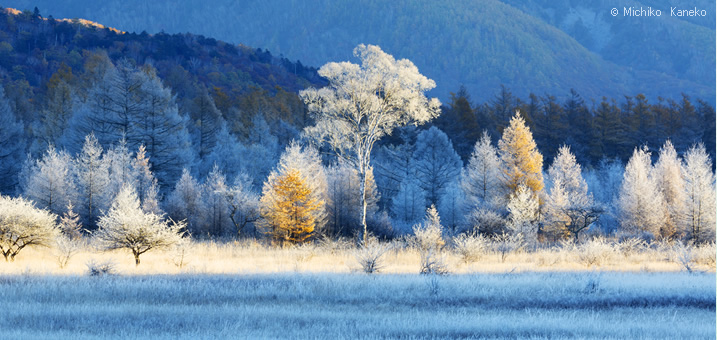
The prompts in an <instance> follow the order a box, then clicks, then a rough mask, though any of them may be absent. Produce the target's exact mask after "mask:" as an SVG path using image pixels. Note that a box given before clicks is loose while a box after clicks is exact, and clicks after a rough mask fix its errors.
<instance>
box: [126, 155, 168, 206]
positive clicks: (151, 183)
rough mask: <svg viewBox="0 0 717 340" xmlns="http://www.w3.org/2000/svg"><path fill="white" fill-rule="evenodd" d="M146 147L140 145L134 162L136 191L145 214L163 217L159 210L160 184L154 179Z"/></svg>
mask: <svg viewBox="0 0 717 340" xmlns="http://www.w3.org/2000/svg"><path fill="white" fill-rule="evenodd" d="M145 150H146V149H145V147H144V145H140V146H139V148H138V150H137V154H136V155H135V157H134V160H133V161H132V170H133V171H134V173H135V174H136V176H137V177H136V180H135V181H134V183H135V190H136V192H137V195H138V196H139V202H140V204H141V205H142V209H143V210H144V211H145V212H152V213H155V214H158V215H161V214H162V212H161V210H160V209H159V198H158V197H157V196H158V195H159V184H158V182H157V179H156V178H155V177H154V174H153V173H152V170H151V169H150V168H151V167H152V163H151V162H150V160H149V157H148V156H147V152H146V151H145Z"/></svg>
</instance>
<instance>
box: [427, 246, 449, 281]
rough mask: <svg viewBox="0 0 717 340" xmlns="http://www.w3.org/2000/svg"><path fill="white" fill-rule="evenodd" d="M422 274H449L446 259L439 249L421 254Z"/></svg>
mask: <svg viewBox="0 0 717 340" xmlns="http://www.w3.org/2000/svg"><path fill="white" fill-rule="evenodd" d="M420 273H421V274H425V275H431V274H438V275H444V274H448V268H447V266H446V259H445V257H444V256H443V254H441V252H440V251H439V250H438V249H435V248H432V249H428V250H426V251H425V252H423V253H421V270H420Z"/></svg>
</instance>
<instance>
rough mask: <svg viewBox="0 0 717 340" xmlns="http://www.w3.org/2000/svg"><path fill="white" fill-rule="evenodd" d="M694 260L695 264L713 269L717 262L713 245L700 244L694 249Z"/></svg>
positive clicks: (716, 254)
mask: <svg viewBox="0 0 717 340" xmlns="http://www.w3.org/2000/svg"><path fill="white" fill-rule="evenodd" d="M694 253H695V258H694V261H695V263H697V264H701V265H704V266H707V267H710V268H714V267H715V263H716V262H717V259H716V257H717V253H716V252H715V243H714V242H712V243H706V244H702V245H700V246H698V247H695V249H694Z"/></svg>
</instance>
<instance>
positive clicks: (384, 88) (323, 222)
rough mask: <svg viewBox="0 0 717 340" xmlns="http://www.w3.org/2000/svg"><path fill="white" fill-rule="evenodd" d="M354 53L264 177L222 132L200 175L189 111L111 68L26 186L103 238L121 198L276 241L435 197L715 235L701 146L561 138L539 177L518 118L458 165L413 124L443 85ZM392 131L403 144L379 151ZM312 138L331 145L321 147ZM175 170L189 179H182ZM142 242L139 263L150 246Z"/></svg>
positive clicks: (545, 236)
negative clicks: (581, 147)
mask: <svg viewBox="0 0 717 340" xmlns="http://www.w3.org/2000/svg"><path fill="white" fill-rule="evenodd" d="M355 54H356V55H357V57H359V58H360V59H361V61H362V64H361V65H356V64H352V63H329V64H327V65H325V66H324V67H322V68H321V70H320V71H319V73H320V74H321V75H322V76H323V77H325V78H326V79H328V80H329V86H327V87H325V88H322V89H308V90H306V91H303V92H302V93H301V94H300V95H301V97H302V99H303V100H304V101H305V102H306V104H307V107H308V110H309V112H310V113H311V114H312V117H313V119H314V121H315V125H314V126H312V127H309V128H307V129H306V131H305V134H304V137H305V138H304V139H303V141H302V142H293V143H291V144H290V145H289V146H288V147H287V148H286V149H285V150H284V152H283V153H282V154H281V156H280V158H279V161H278V164H277V165H275V166H272V167H271V168H273V170H272V169H271V168H270V169H269V170H268V171H266V175H261V174H260V173H257V172H256V171H254V170H255V168H257V167H262V168H263V167H265V164H266V163H267V162H271V161H272V159H271V156H270V155H269V154H266V153H265V154H264V155H265V156H266V157H264V158H268V159H256V163H252V162H251V161H244V162H241V164H240V165H237V166H235V167H229V166H228V164H233V163H227V160H228V159H231V158H233V157H237V155H239V156H244V155H245V154H247V153H249V154H250V153H252V151H251V150H252V148H251V146H250V147H248V148H247V147H243V146H242V145H239V144H237V142H236V139H235V138H233V136H231V135H228V134H226V131H219V133H218V134H217V135H216V137H217V140H216V141H215V143H216V144H215V145H214V146H213V147H212V148H211V149H208V150H207V154H206V157H209V158H211V157H212V156H213V157H215V158H216V164H217V165H215V166H214V168H213V169H211V170H208V171H206V173H207V175H206V176H202V177H199V178H196V177H194V176H193V173H194V174H196V173H197V172H196V169H195V170H194V171H192V170H189V169H186V168H185V169H184V170H183V171H181V169H180V171H176V170H175V169H176V167H177V166H176V164H172V163H171V162H173V161H176V158H175V157H174V156H173V155H174V154H177V155H180V156H182V157H184V156H186V152H183V151H181V150H182V149H181V147H182V145H186V141H187V138H186V132H181V131H183V130H182V129H181V128H180V126H181V124H178V122H179V121H175V122H177V124H174V123H172V122H173V120H171V119H170V120H167V119H164V123H162V124H159V123H157V122H155V121H154V120H153V119H155V118H161V117H164V118H167V117H175V116H176V108H174V106H173V104H171V99H167V98H171V95H169V93H168V91H167V89H166V88H163V87H162V86H161V83H160V82H159V81H158V80H157V78H156V76H155V75H153V74H152V72H151V69H148V70H145V71H141V70H138V69H136V68H132V67H130V66H121V67H119V68H117V69H113V68H112V67H110V68H108V69H106V70H105V71H106V74H105V76H103V77H102V79H109V80H107V81H100V82H98V83H96V85H95V86H94V87H93V88H92V89H91V93H92V95H91V96H89V97H87V98H86V99H85V101H84V102H82V105H80V107H81V108H86V110H80V111H79V112H78V113H76V114H75V115H73V117H79V118H77V119H76V120H74V122H72V123H68V125H67V127H66V128H65V129H64V130H63V131H64V132H63V134H62V136H61V137H60V140H70V139H73V140H77V136H79V134H80V133H82V132H83V131H89V134H86V135H83V140H82V142H79V141H78V142H75V143H70V144H69V145H70V146H72V148H74V149H77V151H73V150H72V148H69V149H70V151H69V152H68V151H65V150H64V149H63V150H59V151H58V150H57V149H55V148H54V147H52V146H50V147H49V148H48V149H47V150H46V152H45V153H44V154H43V155H42V156H41V157H39V158H38V159H36V160H29V161H28V162H26V163H25V167H24V169H23V170H22V171H21V176H20V182H21V188H22V195H23V197H25V198H26V199H28V200H31V201H33V202H35V204H36V206H37V207H39V208H43V209H46V210H45V211H46V212H47V213H50V214H53V216H60V215H66V216H74V215H73V214H74V213H75V211H74V210H76V211H77V214H78V216H77V220H78V223H81V224H82V225H83V226H84V228H86V229H88V230H91V231H94V230H97V231H96V232H93V233H94V234H95V235H103V234H107V230H108V229H107V226H112V225H114V226H118V225H120V226H121V225H127V223H129V222H127V223H124V222H123V223H124V224H123V223H114V224H108V223H109V222H107V221H108V219H111V218H114V217H113V216H115V215H113V214H116V212H117V211H120V210H122V209H126V210H127V211H133V212H135V214H134V215H132V214H126V215H127V216H135V215H136V216H139V217H137V221H155V222H156V221H162V222H161V223H159V222H157V223H149V222H148V223H145V224H142V223H139V222H137V223H135V225H149V226H152V225H155V226H156V225H163V228H165V229H166V228H169V229H171V230H174V231H175V234H178V233H179V228H180V227H181V229H183V230H184V231H187V232H189V234H191V235H193V236H194V237H199V238H205V237H214V238H216V237H236V236H237V235H250V236H254V237H259V236H260V235H269V236H270V238H271V239H272V240H274V241H276V242H278V243H285V242H290V243H299V242H304V241H306V240H309V239H311V238H315V237H318V236H321V235H325V236H328V237H336V236H348V235H361V236H362V238H363V240H364V242H365V241H366V237H367V235H368V233H374V234H377V235H380V236H385V237H393V236H398V235H404V234H408V233H411V232H412V230H413V228H412V226H413V225H415V224H416V223H417V222H418V220H419V219H420V218H421V217H422V216H423V214H424V212H425V211H426V208H427V207H429V206H431V205H436V206H437V207H438V212H439V213H440V215H441V216H442V220H443V221H444V223H445V224H446V225H447V226H449V229H450V231H451V232H453V233H461V232H468V231H478V232H481V233H484V234H488V235H521V236H522V237H524V238H525V239H526V240H528V241H530V242H531V243H533V244H537V243H538V241H543V242H549V241H557V240H559V239H563V238H572V239H574V240H576V241H577V240H579V239H580V234H581V233H584V232H586V231H588V230H595V229H596V228H595V226H596V225H601V226H602V228H600V229H601V230H603V231H611V232H616V233H619V234H624V235H630V236H639V237H644V238H658V237H661V238H683V239H687V240H691V241H694V242H701V241H706V240H709V239H711V238H713V234H714V224H715V202H714V201H715V199H714V198H715V180H714V174H713V172H712V164H711V161H710V159H709V157H708V156H707V153H706V152H705V150H704V147H702V146H701V145H696V146H694V147H693V148H691V149H690V150H689V151H688V152H687V153H686V154H685V155H682V157H678V155H677V154H676V152H675V150H674V148H673V147H672V146H671V144H670V143H666V144H665V146H664V147H663V148H662V149H661V150H660V154H659V157H658V160H657V162H656V164H655V165H654V166H653V165H652V162H651V158H650V154H649V152H648V151H647V150H646V149H645V148H636V150H635V153H634V155H633V157H632V158H631V159H630V161H629V162H628V164H627V166H626V167H625V168H624V169H623V168H622V165H621V164H619V162H610V161H606V162H603V164H601V166H600V167H599V168H598V169H596V170H593V171H589V172H585V171H583V170H582V169H581V167H580V165H579V164H577V162H576V160H575V157H574V155H573V154H572V153H571V152H570V149H569V148H568V147H562V148H561V149H560V151H559V153H558V155H557V156H556V157H555V159H554V160H553V164H551V165H550V166H549V167H548V170H547V172H546V173H544V171H543V168H544V166H543V157H542V155H541V154H540V152H539V151H538V149H537V146H536V144H535V142H534V140H533V137H532V134H531V132H530V130H529V128H528V127H527V126H526V124H525V121H524V120H523V118H522V117H521V115H520V113H516V114H515V116H513V117H512V119H511V120H510V122H509V124H508V125H507V126H506V128H505V129H504V130H503V131H502V136H501V138H500V139H499V141H498V143H497V146H494V145H493V143H492V141H491V139H490V137H489V136H488V135H487V134H485V133H484V135H483V137H482V138H481V139H480V140H479V141H478V142H477V143H476V145H475V147H474V151H473V153H472V155H471V157H470V159H469V161H468V164H467V165H465V166H463V164H462V162H461V160H460V158H459V157H458V155H457V154H456V152H455V150H454V149H453V146H452V145H451V142H450V140H449V139H448V137H447V136H446V135H445V134H444V133H443V132H442V131H440V130H439V129H438V128H435V127H432V128H430V129H426V130H423V131H420V132H417V131H416V129H415V128H410V127H406V125H418V124H422V123H425V122H427V121H429V120H430V119H433V118H435V117H436V116H437V115H438V114H439V111H440V110H439V106H440V104H439V103H438V102H437V100H435V99H432V100H429V99H427V98H426V97H425V96H424V94H423V93H424V92H425V91H427V90H429V89H431V88H432V87H434V86H435V83H433V82H432V81H431V80H430V79H427V78H425V77H423V76H422V75H420V73H418V71H417V69H416V68H415V66H414V65H413V64H412V63H411V62H410V61H407V60H398V61H397V60H395V59H393V57H391V56H390V55H387V54H385V53H384V52H383V51H381V50H380V49H379V48H378V47H377V46H364V45H360V46H359V47H357V49H356V50H355ZM133 80H138V81H139V82H138V85H137V86H140V87H141V88H143V87H146V90H143V91H140V92H138V93H139V94H142V95H143V96H144V97H142V98H143V99H142V100H140V101H137V100H135V99H136V98H127V100H125V101H121V100H119V99H118V98H119V97H117V93H120V94H121V93H125V94H131V93H135V92H132V91H123V90H122V89H117V88H105V87H104V86H105V85H108V84H115V85H118V84H120V85H121V84H124V85H131V84H133ZM110 93H112V95H109V94H110ZM135 94H136V93H135ZM102 98H105V99H104V100H103V99H102ZM152 98H155V99H157V100H156V101H155V100H153V99H152ZM166 100H169V104H167V103H166ZM135 104H137V105H135ZM142 117H144V119H142ZM167 124H169V125H167ZM255 128H261V124H256V125H255ZM175 129H177V130H175ZM171 131H177V132H178V133H179V134H173V133H170V132H171ZM394 131H398V132H399V134H401V135H402V139H403V143H396V144H386V145H383V146H379V147H378V148H377V149H376V150H374V145H375V144H376V142H377V141H379V140H380V139H382V138H383V137H385V136H387V135H390V134H391V133H392V132H394ZM63 136H64V137H63ZM160 137H161V138H160ZM180 137H181V138H180ZM240 144H241V143H240ZM265 144H266V143H263V142H258V144H257V145H265ZM79 145H82V147H81V148H79ZM103 145H109V147H106V148H103ZM314 145H318V146H319V147H320V148H321V150H327V151H331V152H327V156H326V157H325V158H322V155H321V154H320V153H319V149H318V148H317V147H316V146H314ZM176 147H180V149H177V148H176ZM163 150H164V151H166V152H167V153H165V152H164V151H163ZM169 151H171V152H169ZM259 154H261V153H259ZM372 156H373V158H374V161H373V162H372V161H371V158H372ZM190 158H191V157H190ZM184 162H186V159H185V161H184ZM219 164H222V165H219ZM327 164H328V165H327ZM223 169H224V170H223ZM264 171H265V170H262V172H264ZM175 172H176V174H175ZM227 172H231V173H230V174H227ZM155 173H157V174H160V176H157V178H155ZM199 173H202V171H200V172H199ZM175 176H176V178H177V179H178V180H176V181H171V180H170V179H171V178H173V177H175ZM227 177H228V178H227ZM158 178H162V179H164V181H165V183H168V184H164V185H163V183H162V181H159V180H158ZM257 179H259V180H260V181H261V185H258V184H259V183H255V180H257ZM172 186H173V188H172ZM259 187H261V190H258V189H259ZM259 191H260V192H259ZM4 199H6V200H10V199H9V198H4ZM117 216H119V215H117ZM166 216H168V217H170V218H171V219H165V217H166ZM115 217H116V216H115ZM115 220H117V219H116V218H115ZM173 221H180V222H179V223H175V222H173ZM125 222H126V221H125ZM130 222H131V221H130ZM185 223H186V226H185ZM130 224H131V223H130ZM71 229H72V228H71ZM74 229H76V228H74ZM140 230H144V229H141V228H140ZM162 230H164V229H162ZM143 232H144V233H145V234H146V233H147V231H146V230H144V231H143ZM66 233H67V232H66ZM158 234H161V233H158ZM125 239H126V237H125ZM133 247H135V248H136V249H137V250H136V251H135V250H133V253H135V258H136V259H137V261H139V258H138V256H139V255H138V253H141V251H142V249H145V248H142V247H138V246H137V245H136V243H133Z"/></svg>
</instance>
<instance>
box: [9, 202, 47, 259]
mask: <svg viewBox="0 0 717 340" xmlns="http://www.w3.org/2000/svg"><path fill="white" fill-rule="evenodd" d="M56 218H57V217H56V216H55V215H54V214H52V213H50V212H49V211H47V210H41V209H37V208H35V205H34V204H33V203H32V202H31V201H27V200H25V199H23V198H10V197H6V196H0V253H2V255H3V256H4V257H5V261H13V260H15V256H17V254H18V253H19V252H20V251H21V250H23V249H24V248H25V247H30V246H45V247H48V246H51V245H52V244H53V242H54V240H55V238H57V236H58V235H59V234H60V229H59V228H58V227H57V224H56V223H55V220H56Z"/></svg>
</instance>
